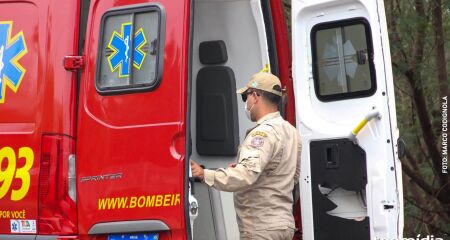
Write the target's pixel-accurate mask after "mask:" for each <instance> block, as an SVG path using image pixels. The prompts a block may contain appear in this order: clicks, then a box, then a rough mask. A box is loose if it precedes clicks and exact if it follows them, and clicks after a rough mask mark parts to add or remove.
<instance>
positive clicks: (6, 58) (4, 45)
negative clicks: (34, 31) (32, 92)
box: [0, 21, 28, 103]
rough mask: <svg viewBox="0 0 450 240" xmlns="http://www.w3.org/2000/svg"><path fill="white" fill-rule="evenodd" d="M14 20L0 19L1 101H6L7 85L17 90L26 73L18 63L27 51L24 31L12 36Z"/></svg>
mask: <svg viewBox="0 0 450 240" xmlns="http://www.w3.org/2000/svg"><path fill="white" fill-rule="evenodd" d="M12 24H13V22H12V21H3V22H2V21H0V103H4V102H5V91H6V86H8V87H9V88H11V89H12V90H13V91H14V92H17V90H18V89H19V85H20V83H21V82H22V79H23V76H24V75H25V69H24V68H23V67H22V66H21V65H20V64H19V63H18V60H19V59H20V58H22V57H23V56H24V55H25V54H26V53H27V52H28V50H27V45H26V43H25V37H24V35H23V32H22V31H20V32H19V33H18V34H16V35H15V36H14V37H12V38H11V30H12Z"/></svg>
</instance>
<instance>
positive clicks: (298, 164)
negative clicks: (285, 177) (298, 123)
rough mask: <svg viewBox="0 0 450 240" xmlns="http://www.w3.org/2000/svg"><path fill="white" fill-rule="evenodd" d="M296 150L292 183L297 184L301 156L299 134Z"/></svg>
mask: <svg viewBox="0 0 450 240" xmlns="http://www.w3.org/2000/svg"><path fill="white" fill-rule="evenodd" d="M297 136H298V135H297ZM297 151H298V152H297V166H296V168H295V175H294V184H297V183H298V181H299V180H300V164H301V157H302V141H301V139H300V136H298V144H297Z"/></svg>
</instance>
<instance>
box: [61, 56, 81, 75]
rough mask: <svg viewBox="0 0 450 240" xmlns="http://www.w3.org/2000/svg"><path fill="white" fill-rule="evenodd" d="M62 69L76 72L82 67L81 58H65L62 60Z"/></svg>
mask: <svg viewBox="0 0 450 240" xmlns="http://www.w3.org/2000/svg"><path fill="white" fill-rule="evenodd" d="M63 65H64V68H65V69H66V70H67V71H78V70H81V69H83V67H84V57H83V56H65V57H64V60H63Z"/></svg>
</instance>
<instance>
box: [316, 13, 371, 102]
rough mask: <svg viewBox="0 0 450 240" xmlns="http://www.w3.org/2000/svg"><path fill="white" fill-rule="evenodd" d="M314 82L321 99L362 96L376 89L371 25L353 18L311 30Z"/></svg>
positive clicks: (317, 26) (368, 94)
mask: <svg viewBox="0 0 450 240" xmlns="http://www.w3.org/2000/svg"><path fill="white" fill-rule="evenodd" d="M311 39H312V41H311V42H312V53H313V54H312V55H313V73H314V84H315V91H316V95H317V97H318V98H319V99H320V100H322V101H332V100H340V99H349V98H359V97H366V96H370V95H372V94H373V93H374V92H375V90H376V81H375V72H374V64H373V48H372V43H371V39H372V38H371V34H370V28H369V24H368V22H367V21H366V20H364V19H359V18H358V19H352V20H345V21H339V22H333V23H325V24H319V25H316V26H315V27H314V28H313V29H312V31H311Z"/></svg>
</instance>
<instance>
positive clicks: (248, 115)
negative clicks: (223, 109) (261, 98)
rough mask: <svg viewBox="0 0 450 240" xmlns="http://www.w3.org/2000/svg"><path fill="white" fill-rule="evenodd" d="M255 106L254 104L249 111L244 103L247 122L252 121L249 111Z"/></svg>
mask: <svg viewBox="0 0 450 240" xmlns="http://www.w3.org/2000/svg"><path fill="white" fill-rule="evenodd" d="M254 106H255V104H253V105H252V106H251V107H250V109H248V108H247V102H245V115H246V116H247V118H248V120H250V121H252V116H251V113H252V112H251V111H252V109H253V107H254Z"/></svg>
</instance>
